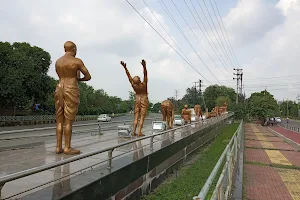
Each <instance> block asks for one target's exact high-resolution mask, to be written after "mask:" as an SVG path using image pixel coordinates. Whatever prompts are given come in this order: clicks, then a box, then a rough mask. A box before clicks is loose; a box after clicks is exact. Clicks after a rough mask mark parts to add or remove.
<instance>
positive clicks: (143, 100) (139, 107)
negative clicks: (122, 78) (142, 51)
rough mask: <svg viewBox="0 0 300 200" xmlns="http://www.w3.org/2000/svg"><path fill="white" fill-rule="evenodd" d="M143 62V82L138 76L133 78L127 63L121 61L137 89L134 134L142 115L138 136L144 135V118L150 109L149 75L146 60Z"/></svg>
mask: <svg viewBox="0 0 300 200" xmlns="http://www.w3.org/2000/svg"><path fill="white" fill-rule="evenodd" d="M141 64H142V66H143V68H144V81H143V82H141V79H140V77H138V76H135V77H133V78H132V77H131V76H130V73H129V71H128V69H127V67H126V63H125V62H123V61H121V65H122V66H123V67H124V69H125V71H126V74H127V77H128V79H129V82H130V84H131V86H132V88H133V90H134V91H135V107H134V123H133V136H135V135H136V128H137V124H138V119H139V116H140V126H139V133H138V136H144V135H143V134H142V128H143V124H144V120H145V117H146V114H147V110H148V105H149V101H148V75H147V69H146V61H145V60H142V62H141Z"/></svg>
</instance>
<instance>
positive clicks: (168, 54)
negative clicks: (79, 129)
mask: <svg viewBox="0 0 300 200" xmlns="http://www.w3.org/2000/svg"><path fill="white" fill-rule="evenodd" d="M216 1H217V4H218V5H220V2H221V1H220V0H216ZM299 1H300V0H280V1H279V2H274V1H272V2H271V1H269V0H242V1H240V0H239V1H237V3H236V7H235V8H232V9H230V10H229V11H227V14H226V16H225V17H223V21H224V24H225V26H226V30H227V32H228V36H229V38H230V40H231V44H232V45H233V48H234V50H235V54H236V55H237V57H238V60H239V63H240V64H241V67H242V68H244V72H245V73H244V78H245V79H253V78H257V77H263V76H267V77H271V76H280V75H286V76H287V75H294V74H298V73H299V70H298V57H299V54H300V49H299V45H298V44H299V43H300V37H299V35H300V21H299V19H300V2H299ZM130 2H131V3H132V4H133V5H134V6H135V7H136V8H137V9H138V11H139V12H140V13H141V14H142V15H143V16H144V17H145V18H146V19H147V20H148V21H149V22H150V23H151V24H152V25H153V26H154V27H155V28H156V29H157V30H158V32H159V33H160V34H162V35H163V36H164V37H165V38H166V39H167V41H168V42H169V43H170V44H171V45H173V46H174V47H175V45H174V42H173V41H172V40H171V39H170V38H169V37H168V35H167V34H166V33H165V32H164V30H163V29H162V28H161V27H160V25H159V23H158V22H157V21H156V19H155V18H154V17H153V15H152V14H151V12H150V11H149V10H148V9H147V8H146V7H145V5H144V3H143V1H142V0H130ZM146 2H147V3H148V4H149V5H150V7H151V9H152V10H153V11H154V13H155V15H156V16H157V17H158V18H159V20H160V21H161V23H162V24H163V25H164V27H165V28H166V29H167V30H168V31H169V33H170V34H171V36H172V38H173V39H174V40H175V41H176V43H177V44H178V45H179V46H180V47H181V48H182V51H183V52H184V53H185V54H186V55H187V57H188V58H189V60H190V61H191V62H192V64H193V66H195V68H197V70H198V71H199V72H200V73H201V74H202V75H203V76H204V77H205V78H206V79H208V80H209V81H211V82H214V83H217V81H216V80H215V79H214V77H213V76H212V75H211V74H210V72H209V71H208V70H207V68H206V67H205V66H204V65H203V63H202V62H201V61H200V59H199V58H198V56H197V55H196V53H195V52H194V51H193V50H192V49H191V48H190V46H189V44H188V43H187V42H186V40H185V39H184V38H183V37H182V35H181V34H180V33H179V32H178V31H177V29H176V27H175V26H174V24H173V23H172V21H170V19H169V18H168V16H167V15H166V13H164V12H163V10H162V9H161V8H160V9H159V4H158V2H157V1H153V0H147V1H146ZM207 2H208V1H207ZM175 3H176V4H177V5H179V4H180V3H179V2H176V1H175ZM166 4H167V6H168V7H169V8H170V10H171V12H172V13H173V15H174V17H175V18H176V20H178V21H179V20H180V21H179V22H181V23H180V25H181V28H182V30H184V31H185V33H186V35H187V36H188V38H189V40H190V42H191V43H192V45H193V46H194V48H195V49H196V51H197V52H198V53H199V55H200V56H201V58H202V59H203V61H204V62H205V63H206V65H207V66H208V67H209V69H210V70H211V71H212V72H213V74H214V75H215V76H216V77H217V78H218V79H220V80H221V79H222V80H223V79H227V80H231V81H227V82H226V83H227V84H228V85H230V86H232V87H233V88H235V84H234V81H232V71H231V70H232V68H233V67H235V66H232V64H228V71H229V72H225V71H226V70H224V66H223V64H222V62H221V61H220V60H219V59H218V56H216V54H215V52H214V51H213V50H212V49H211V47H210V44H208V42H207V41H206V39H205V37H204V36H203V34H202V32H200V30H198V25H197V24H196V23H195V21H194V19H193V18H192V16H191V15H190V13H189V11H188V10H187V8H186V7H185V4H183V3H182V6H181V5H180V6H179V9H180V10H182V13H183V15H184V16H185V17H186V19H187V20H188V21H189V23H190V24H191V26H192V28H193V29H194V30H195V33H196V34H197V36H198V37H199V39H200V41H201V43H202V44H203V46H204V47H205V49H206V50H207V52H208V53H209V54H210V56H211V57H212V58H213V60H214V61H215V62H216V63H217V65H218V66H219V67H221V70H220V69H218V68H217V66H216V64H215V62H213V61H212V60H211V58H210V56H208V55H207V54H206V53H205V51H204V50H203V48H202V47H201V46H200V44H199V43H198V41H197V40H196V38H195V37H194V35H193V34H192V33H191V31H190V30H189V29H188V27H187V26H186V25H185V24H184V23H183V21H182V19H181V17H180V15H178V13H177V11H176V9H174V7H171V6H172V4H171V3H170V2H166ZM189 5H190V4H189ZM207 5H210V4H209V3H207ZM153 8H154V9H153ZM219 9H220V10H221V11H222V7H219ZM210 10H211V8H210ZM199 12H200V11H199ZM176 13H177V14H176ZM221 13H224V12H221ZM194 14H195V13H194ZM211 14H212V16H213V17H214V15H213V13H211ZM200 16H202V15H201V14H200ZM196 17H197V16H196ZM202 20H203V21H205V18H203V16H202ZM0 25H1V30H2V31H1V32H0V38H1V40H3V41H9V42H15V41H20V42H29V43H31V44H32V45H36V46H39V47H42V48H44V49H45V50H46V51H48V52H49V53H50V54H51V56H52V61H53V63H55V61H56V59H58V58H59V57H60V56H62V55H63V53H64V52H63V44H64V42H65V41H67V40H72V41H74V42H75V43H76V44H77V46H78V57H80V58H81V59H82V60H83V61H84V63H85V64H86V66H87V67H88V69H89V70H90V72H91V74H92V80H91V81H90V82H89V84H91V85H93V86H94V87H95V88H103V89H104V90H105V91H106V92H108V94H110V95H115V96H120V97H122V98H127V97H128V90H131V86H130V84H129V83H128V80H127V77H126V74H125V72H124V69H123V68H122V66H121V65H120V64H119V63H120V60H124V61H125V62H127V63H128V68H129V70H130V72H131V74H132V75H133V76H134V75H139V76H140V77H143V74H142V67H141V65H140V61H141V59H146V61H147V64H148V72H149V95H150V99H153V100H163V99H165V98H167V97H169V96H173V95H174V89H180V95H181V96H182V95H183V94H184V92H185V87H187V86H191V84H192V82H194V81H197V80H198V79H202V80H203V81H204V84H205V85H206V86H207V85H208V83H207V81H205V80H204V79H203V78H201V77H200V76H199V74H197V73H196V72H195V71H194V70H193V69H192V68H191V67H190V66H189V65H188V64H186V63H185V61H183V60H182V59H181V58H180V57H179V56H178V55H177V54H176V52H175V51H174V50H173V49H171V48H170V47H169V46H168V45H167V44H166V43H165V42H164V41H163V40H162V39H161V38H160V37H159V36H158V35H157V33H156V32H154V31H153V30H152V28H151V27H150V26H149V25H147V24H146V23H145V22H144V21H143V20H142V19H141V18H140V17H139V16H138V14H137V13H135V11H134V10H133V9H132V8H131V7H130V6H129V5H128V4H127V3H126V1H116V0H115V1H106V0H90V1H85V2H84V1H79V0H77V1H74V0H73V1H70V0H65V1H58V0H53V1H38V0H27V1H26V2H25V1H21V0H10V1H5V2H3V3H2V4H1V7H0ZM206 28H207V30H208V32H209V34H210V36H211V37H212V39H213V40H214V42H215V45H216V46H217V48H218V49H219V52H220V53H221V54H222V56H223V58H224V59H225V60H227V58H226V56H225V55H223V54H224V53H222V50H221V48H220V46H219V44H217V43H216V41H215V39H216V38H215V36H214V34H213V32H212V30H210V29H209V27H206ZM3 30H4V31H3ZM219 33H220V36H221V37H222V35H221V32H219ZM224 44H225V43H224ZM176 49H177V48H176ZM177 50H178V49H177ZM49 74H50V75H51V76H54V77H57V75H56V73H55V69H54V65H51V68H50V70H49ZM299 74H300V73H299ZM281 80H282V79H281ZM288 81H289V80H286V82H288ZM270 82H272V83H277V82H278V80H274V79H272V80H270V79H269V82H268V81H263V80H257V81H255V82H253V81H252V82H251V81H249V82H247V81H246V80H245V87H246V88H247V87H248V88H249V90H251V89H250V88H251V87H252V88H254V86H255V87H256V89H257V88H258V87H259V86H263V85H266V84H269V83H270ZM281 83H282V81H281ZM260 88H261V87H260ZM268 88H269V87H268ZM270 88H272V87H271V86H270ZM287 93H288V94H287ZM294 93H295V90H292V89H289V90H288V88H287V89H286V90H276V91H275V90H274V94H275V96H276V97H278V98H283V97H285V96H289V98H291V97H292V96H293V95H294ZM248 94H249V93H248Z"/></svg>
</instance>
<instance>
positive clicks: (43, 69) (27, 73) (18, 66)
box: [0, 42, 53, 107]
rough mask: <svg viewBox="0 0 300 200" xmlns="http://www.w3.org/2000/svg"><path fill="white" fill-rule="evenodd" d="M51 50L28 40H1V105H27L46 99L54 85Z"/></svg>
mask: <svg viewBox="0 0 300 200" xmlns="http://www.w3.org/2000/svg"><path fill="white" fill-rule="evenodd" d="M50 64H51V57H50V54H49V53H48V52H46V51H44V50H43V49H41V48H39V47H36V46H31V45H30V44H28V43H18V42H15V43H13V44H10V43H8V42H0V66H1V73H0V99H1V101H0V106H1V107H14V106H19V107H24V106H26V105H27V104H28V103H29V102H30V101H33V102H38V101H44V100H46V99H47V97H48V91H49V90H51V89H52V88H51V87H52V85H51V84H52V81H53V80H52V78H51V77H49V76H48V75H47V72H48V69H49V66H50Z"/></svg>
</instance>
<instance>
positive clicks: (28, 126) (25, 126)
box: [0, 114, 133, 132]
mask: <svg viewBox="0 0 300 200" xmlns="http://www.w3.org/2000/svg"><path fill="white" fill-rule="evenodd" d="M132 119H133V115H132V114H127V115H123V116H119V117H115V118H112V120H111V121H118V120H132ZM89 123H97V120H89V121H76V122H74V123H73V124H74V125H79V124H89ZM54 126H55V124H36V125H24V126H7V127H0V132H1V131H11V130H22V129H33V128H45V127H54Z"/></svg>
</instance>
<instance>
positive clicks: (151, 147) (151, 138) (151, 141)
mask: <svg viewBox="0 0 300 200" xmlns="http://www.w3.org/2000/svg"><path fill="white" fill-rule="evenodd" d="M153 138H154V136H152V137H150V150H151V151H153Z"/></svg>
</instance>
